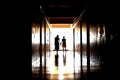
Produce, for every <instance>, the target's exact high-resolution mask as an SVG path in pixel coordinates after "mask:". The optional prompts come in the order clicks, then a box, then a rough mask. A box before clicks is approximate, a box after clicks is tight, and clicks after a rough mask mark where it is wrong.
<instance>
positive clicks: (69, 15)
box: [32, 0, 118, 23]
mask: <svg viewBox="0 0 120 80" xmlns="http://www.w3.org/2000/svg"><path fill="white" fill-rule="evenodd" d="M116 3H117V2H112V1H106V2H105V1H102V0H96V1H92V0H40V1H35V0H33V2H32V18H33V17H34V19H38V18H39V16H40V14H39V13H40V5H41V6H42V8H43V10H44V13H45V15H46V17H49V18H50V21H51V23H54V22H56V23H57V22H58V23H59V21H62V22H63V23H64V22H65V23H66V22H68V23H71V22H72V21H73V20H74V18H75V17H79V16H80V14H81V13H82V11H83V10H84V9H85V8H87V10H86V11H85V13H84V14H83V16H82V19H83V20H85V21H89V22H94V23H95V22H97V23H99V22H102V23H104V22H111V21H112V20H114V19H113V18H115V17H117V14H118V13H117V12H116V11H118V6H117V4H116ZM113 5H114V6H113Z"/></svg>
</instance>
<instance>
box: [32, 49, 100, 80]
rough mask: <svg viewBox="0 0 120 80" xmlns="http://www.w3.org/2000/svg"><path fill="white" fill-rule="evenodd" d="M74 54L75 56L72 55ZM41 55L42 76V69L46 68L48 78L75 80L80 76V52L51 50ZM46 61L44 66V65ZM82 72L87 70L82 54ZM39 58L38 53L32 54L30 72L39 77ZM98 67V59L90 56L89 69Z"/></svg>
mask: <svg viewBox="0 0 120 80" xmlns="http://www.w3.org/2000/svg"><path fill="white" fill-rule="evenodd" d="M74 54H75V56H74ZM44 58H45V56H42V74H43V77H44V71H45V70H44V69H46V77H47V79H48V80H53V79H54V80H75V79H79V78H80V73H81V68H80V66H81V65H80V64H81V63H80V53H78V52H75V53H73V51H65V52H63V51H58V55H57V52H56V51H51V52H49V53H47V54H46V60H45V59H44ZM45 61H46V67H45ZM82 63H83V73H84V75H85V74H86V72H87V58H86V55H83V62H82ZM39 67H40V58H39V55H34V56H32V74H33V77H39ZM99 69H100V60H99V59H97V58H94V56H91V57H90V71H91V72H94V71H97V70H99Z"/></svg>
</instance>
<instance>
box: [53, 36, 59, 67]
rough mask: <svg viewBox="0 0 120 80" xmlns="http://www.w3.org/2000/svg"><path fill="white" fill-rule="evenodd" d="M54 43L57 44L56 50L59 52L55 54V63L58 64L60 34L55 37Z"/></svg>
mask: <svg viewBox="0 0 120 80" xmlns="http://www.w3.org/2000/svg"><path fill="white" fill-rule="evenodd" d="M54 45H55V51H56V52H57V54H56V55H55V65H56V66H58V57H59V55H58V50H59V35H57V36H56V37H55V42H54Z"/></svg>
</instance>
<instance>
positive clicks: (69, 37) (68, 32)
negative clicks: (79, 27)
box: [50, 28, 73, 50]
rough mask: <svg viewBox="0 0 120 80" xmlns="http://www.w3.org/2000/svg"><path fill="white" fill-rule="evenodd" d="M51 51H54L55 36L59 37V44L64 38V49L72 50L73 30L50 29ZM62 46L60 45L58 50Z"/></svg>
mask: <svg viewBox="0 0 120 80" xmlns="http://www.w3.org/2000/svg"><path fill="white" fill-rule="evenodd" d="M50 32H51V37H50V39H51V50H54V38H55V37H56V35H59V38H60V43H61V41H62V38H63V36H65V38H66V49H67V50H73V28H51V29H50ZM61 49H62V46H61V45H60V50H61Z"/></svg>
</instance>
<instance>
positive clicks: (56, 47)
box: [54, 35, 66, 51]
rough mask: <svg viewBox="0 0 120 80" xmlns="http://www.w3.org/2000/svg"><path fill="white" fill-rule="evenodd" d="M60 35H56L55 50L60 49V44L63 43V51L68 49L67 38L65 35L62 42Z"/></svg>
mask: <svg viewBox="0 0 120 80" xmlns="http://www.w3.org/2000/svg"><path fill="white" fill-rule="evenodd" d="M59 40H60V39H59V35H57V36H56V37H55V43H54V44H55V51H58V50H59V45H61V44H62V47H63V51H65V50H66V39H65V36H63V39H62V43H60V42H59Z"/></svg>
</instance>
